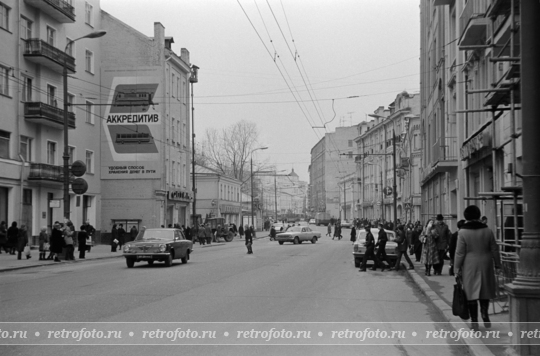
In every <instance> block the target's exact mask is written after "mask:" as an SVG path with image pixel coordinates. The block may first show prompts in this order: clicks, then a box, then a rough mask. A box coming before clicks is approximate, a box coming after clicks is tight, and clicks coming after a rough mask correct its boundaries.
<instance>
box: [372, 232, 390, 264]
mask: <svg viewBox="0 0 540 356" xmlns="http://www.w3.org/2000/svg"><path fill="white" fill-rule="evenodd" d="M387 242H388V234H387V233H386V231H384V227H383V225H382V224H379V237H378V238H377V243H376V244H375V247H378V249H377V253H376V256H377V258H378V259H379V261H381V272H384V269H385V268H386V267H385V265H384V263H382V262H383V261H385V262H386V263H387V264H388V266H389V267H392V264H391V263H390V261H388V256H387V255H386V243H387Z"/></svg>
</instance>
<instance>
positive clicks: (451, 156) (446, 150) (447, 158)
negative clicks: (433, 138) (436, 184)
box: [420, 136, 459, 185]
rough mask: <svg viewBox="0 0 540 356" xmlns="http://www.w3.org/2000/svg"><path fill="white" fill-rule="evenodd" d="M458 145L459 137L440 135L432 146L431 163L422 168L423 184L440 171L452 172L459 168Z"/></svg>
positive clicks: (421, 178)
mask: <svg viewBox="0 0 540 356" xmlns="http://www.w3.org/2000/svg"><path fill="white" fill-rule="evenodd" d="M458 152H459V151H458V145H457V137H444V136H443V137H439V140H438V141H437V142H436V143H435V144H434V145H433V146H432V153H433V157H432V160H431V161H432V162H433V163H431V165H429V166H427V167H424V168H423V169H422V168H420V180H421V185H424V184H425V183H426V182H428V181H429V180H430V179H431V178H433V177H434V176H435V175H437V174H439V173H447V172H452V171H454V170H456V169H457V168H458Z"/></svg>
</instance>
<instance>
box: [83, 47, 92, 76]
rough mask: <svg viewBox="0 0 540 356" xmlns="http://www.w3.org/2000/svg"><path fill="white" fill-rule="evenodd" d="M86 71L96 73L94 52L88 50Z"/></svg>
mask: <svg viewBox="0 0 540 356" xmlns="http://www.w3.org/2000/svg"><path fill="white" fill-rule="evenodd" d="M85 64H86V68H85V69H86V71H87V72H89V73H92V74H93V73H94V53H92V51H89V50H86V62H85Z"/></svg>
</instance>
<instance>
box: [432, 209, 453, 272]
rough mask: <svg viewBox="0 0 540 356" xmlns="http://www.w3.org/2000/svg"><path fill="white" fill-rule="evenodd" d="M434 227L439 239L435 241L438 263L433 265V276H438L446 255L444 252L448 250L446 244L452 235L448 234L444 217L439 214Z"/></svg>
mask: <svg viewBox="0 0 540 356" xmlns="http://www.w3.org/2000/svg"><path fill="white" fill-rule="evenodd" d="M434 226H435V229H436V230H437V232H438V234H439V238H438V241H437V250H438V251H439V263H438V264H436V265H434V266H433V269H434V270H435V272H434V274H435V275H439V276H440V275H441V273H442V270H443V267H444V255H445V254H446V250H447V249H448V244H449V242H450V236H451V235H452V233H451V232H450V229H449V228H448V225H446V224H445V223H444V217H443V216H442V215H441V214H438V215H437V221H436V222H435V224H434Z"/></svg>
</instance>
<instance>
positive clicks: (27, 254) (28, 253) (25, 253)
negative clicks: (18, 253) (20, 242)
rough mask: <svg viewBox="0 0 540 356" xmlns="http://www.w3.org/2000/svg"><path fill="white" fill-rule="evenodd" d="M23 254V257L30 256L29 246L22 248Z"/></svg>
mask: <svg viewBox="0 0 540 356" xmlns="http://www.w3.org/2000/svg"><path fill="white" fill-rule="evenodd" d="M23 252H24V255H25V256H30V255H31V253H30V246H28V245H26V246H24V251H23Z"/></svg>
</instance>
